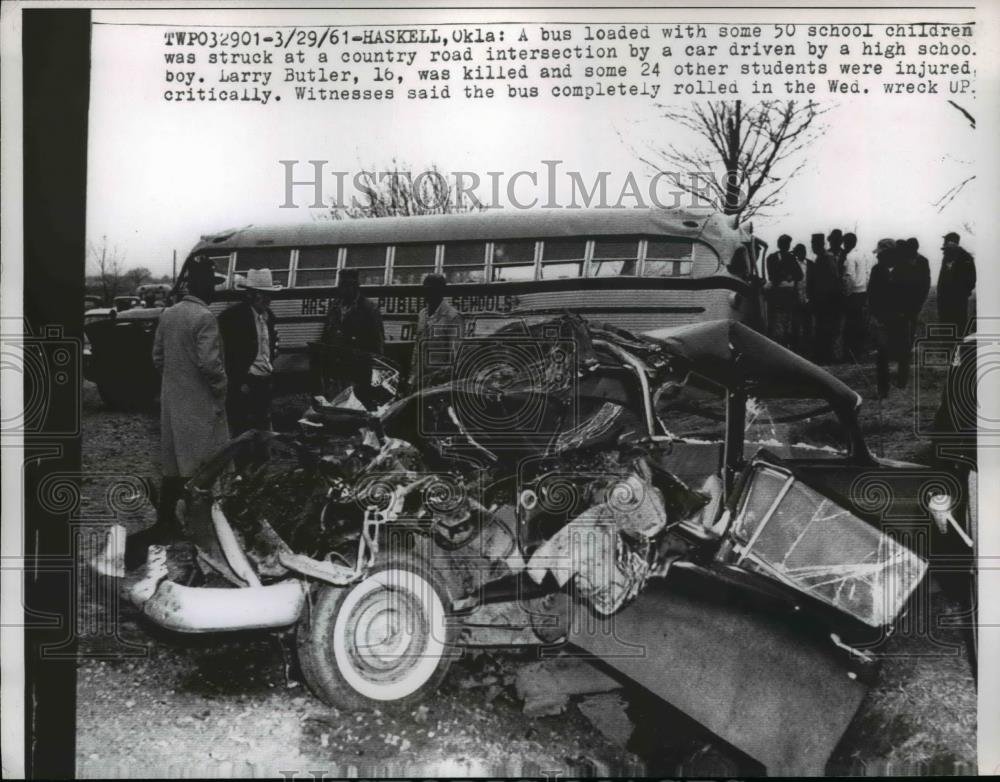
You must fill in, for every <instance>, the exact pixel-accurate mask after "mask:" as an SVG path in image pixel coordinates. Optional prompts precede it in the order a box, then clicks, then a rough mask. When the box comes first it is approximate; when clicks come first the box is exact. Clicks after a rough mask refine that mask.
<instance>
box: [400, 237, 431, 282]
mask: <svg viewBox="0 0 1000 782" xmlns="http://www.w3.org/2000/svg"><path fill="white" fill-rule="evenodd" d="M436 252H437V245H436V244H397V245H396V256H395V258H394V260H393V262H392V281H393V282H394V283H396V284H397V285H419V284H420V283H422V282H423V281H424V277H426V276H427V275H428V274H433V273H434V256H435V254H436Z"/></svg>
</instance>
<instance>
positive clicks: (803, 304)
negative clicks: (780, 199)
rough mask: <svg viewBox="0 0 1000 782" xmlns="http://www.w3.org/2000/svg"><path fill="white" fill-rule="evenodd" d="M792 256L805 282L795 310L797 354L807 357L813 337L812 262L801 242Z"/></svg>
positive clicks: (801, 283)
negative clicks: (810, 288)
mask: <svg viewBox="0 0 1000 782" xmlns="http://www.w3.org/2000/svg"><path fill="white" fill-rule="evenodd" d="M792 255H794V256H795V262H796V263H797V264H798V266H799V272H800V273H801V274H802V280H803V282H800V283H799V285H798V288H797V290H796V293H797V294H798V297H799V301H798V307H797V309H796V310H795V352H796V353H798V354H799V355H802V356H804V355H806V354H807V352H808V350H809V346H810V345H811V344H812V337H813V328H812V326H813V322H812V320H813V318H812V307H811V306H810V304H809V290H808V284H809V283H808V281H809V279H810V278H811V277H812V274H813V272H812V261H810V260H809V259H808V258H807V257H806V246H805V245H804V244H802V242H799V243H798V244H797V245H795V247H793V248H792Z"/></svg>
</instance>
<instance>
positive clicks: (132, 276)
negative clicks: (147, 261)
mask: <svg viewBox="0 0 1000 782" xmlns="http://www.w3.org/2000/svg"><path fill="white" fill-rule="evenodd" d="M152 279H153V273H152V272H151V271H150V270H149V269H147V268H146V267H145V266H137V267H135V268H134V269H129V270H128V271H127V272H125V273H124V274H123V275H122V282H123V283H124V285H125V290H126V291H128V292H132V291H134V290H135V289H136V288H138V287H139V286H140V285H142V284H143V283H144V282H146V280H152Z"/></svg>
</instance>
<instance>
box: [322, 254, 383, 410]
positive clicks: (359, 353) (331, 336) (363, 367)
mask: <svg viewBox="0 0 1000 782" xmlns="http://www.w3.org/2000/svg"><path fill="white" fill-rule="evenodd" d="M337 299H338V300H337V302H336V303H335V304H334V305H333V306H331V307H330V310H329V312H328V313H327V316H326V323H325V324H324V325H323V335H322V337H321V339H320V341H321V343H322V345H323V351H324V353H323V359H322V361H323V364H324V370H323V372H322V374H323V375H324V376H326V377H328V378H330V377H333V378H336V379H337V380H339V381H341V382H344V383H346V384H348V385H350V386H351V387H352V388H353V389H354V395H355V396H356V397H357V398H358V399H359V400H360V401H361V403H362V404H364V405H365V407H367V408H369V409H374V408H375V406H376V402H375V396H374V395H373V391H372V382H371V378H372V365H373V359H374V358H375V357H376V356H381V355H382V352H383V350H384V349H385V332H384V330H383V327H382V313H381V311H380V310H379V308H378V304H376V303H375V302H373V301H372V300H371V299H369V298H368V297H367V296H365V295H364V294H362V292H361V286H360V282H359V279H358V270H357V269H343V270H341V272H340V275H339V277H338V279H337ZM325 392H326V389H325V388H324V393H325Z"/></svg>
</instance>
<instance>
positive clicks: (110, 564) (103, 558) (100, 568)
mask: <svg viewBox="0 0 1000 782" xmlns="http://www.w3.org/2000/svg"><path fill="white" fill-rule="evenodd" d="M127 535H128V533H127V532H126V531H125V528H124V527H123V526H122V525H121V524H113V525H112V526H111V528H110V529H109V530H108V536H107V538H106V539H105V542H104V549H103V550H102V551H101V552H100V553H99V554H97V556H95V557H93V558H92V559H91V560H90V566H91V567H92V568H93V569H94V570H96V571H97V572H98V573H100V574H101V575H102V576H108V577H109V578H125V544H126V536H127Z"/></svg>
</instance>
